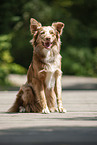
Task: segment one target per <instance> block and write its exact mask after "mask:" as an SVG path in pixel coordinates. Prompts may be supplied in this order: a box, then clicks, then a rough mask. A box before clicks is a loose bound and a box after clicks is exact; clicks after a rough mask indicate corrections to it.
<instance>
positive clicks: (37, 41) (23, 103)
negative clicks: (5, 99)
mask: <svg viewBox="0 0 97 145" xmlns="http://www.w3.org/2000/svg"><path fill="white" fill-rule="evenodd" d="M63 28H64V23H62V22H56V23H52V25H51V26H42V24H41V23H39V22H38V21H37V20H35V19H33V18H31V19H30V31H31V34H32V35H33V39H32V40H31V41H30V42H31V44H32V46H33V58H32V62H31V64H30V66H29V69H28V72H27V82H26V84H25V85H23V86H22V87H21V88H20V90H19V92H18V94H17V98H16V100H15V102H14V104H13V106H12V107H11V108H10V109H9V110H8V112H42V113H50V112H57V111H59V112H61V113H62V112H63V113H65V112H66V109H64V108H63V105H62V97H61V91H62V88H61V76H62V71H61V55H60V49H61V41H60V36H61V34H62V31H63ZM56 104H57V106H56Z"/></svg>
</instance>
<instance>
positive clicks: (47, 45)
mask: <svg viewBox="0 0 97 145" xmlns="http://www.w3.org/2000/svg"><path fill="white" fill-rule="evenodd" d="M42 45H43V46H44V47H45V48H46V49H50V48H51V46H52V43H51V42H50V41H45V42H42Z"/></svg>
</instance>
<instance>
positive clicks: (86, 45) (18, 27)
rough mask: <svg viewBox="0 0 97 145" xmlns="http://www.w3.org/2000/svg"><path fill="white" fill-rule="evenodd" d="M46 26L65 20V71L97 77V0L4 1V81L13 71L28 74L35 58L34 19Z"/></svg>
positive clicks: (0, 38)
mask: <svg viewBox="0 0 97 145" xmlns="http://www.w3.org/2000/svg"><path fill="white" fill-rule="evenodd" d="M31 17H33V18H35V19H37V20H38V21H39V22H41V23H42V24H43V25H51V24H52V22H57V21H62V22H63V23H65V28H64V32H63V35H62V38H61V40H62V48H61V54H62V57H63V58H62V71H63V74H65V75H80V76H81V75H84V76H92V77H97V0H91V1H89V0H1V1H0V83H2V82H4V81H5V78H6V76H7V75H8V74H9V73H19V74H23V73H26V71H27V68H28V66H29V64H30V62H31V58H32V52H33V51H32V46H31V45H30V43H29V41H30V39H31V38H32V36H31V34H30V30H29V22H30V18H31Z"/></svg>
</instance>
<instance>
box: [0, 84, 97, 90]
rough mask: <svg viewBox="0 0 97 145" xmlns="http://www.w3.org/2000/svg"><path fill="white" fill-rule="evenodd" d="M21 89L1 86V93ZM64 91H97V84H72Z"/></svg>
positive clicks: (63, 87)
mask: <svg viewBox="0 0 97 145" xmlns="http://www.w3.org/2000/svg"><path fill="white" fill-rule="evenodd" d="M19 89H20V87H15V86H6V87H4V86H3V87H2V86H0V91H18V90H19ZM62 90H63V91H66V90H67V91H68V90H71V91H72V90H97V83H83V84H79V83H78V84H72V85H69V86H66V84H65V86H62Z"/></svg>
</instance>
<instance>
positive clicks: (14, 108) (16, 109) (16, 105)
mask: <svg viewBox="0 0 97 145" xmlns="http://www.w3.org/2000/svg"><path fill="white" fill-rule="evenodd" d="M22 93H23V91H22V89H20V90H19V92H18V94H17V98H16V100H15V102H14V104H13V105H12V107H11V108H9V109H8V111H7V112H10V113H15V112H19V107H20V106H22V103H23V101H22V99H21V96H22Z"/></svg>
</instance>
